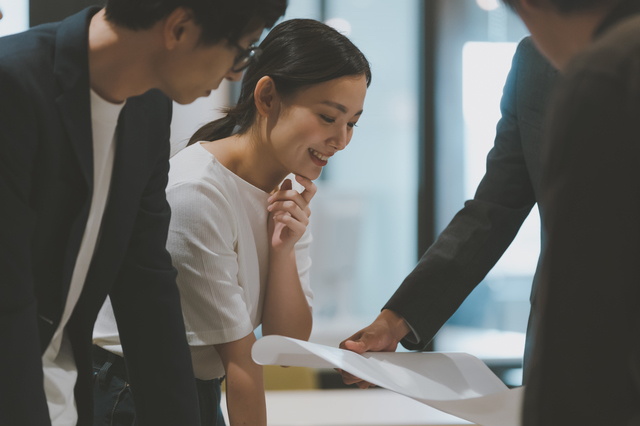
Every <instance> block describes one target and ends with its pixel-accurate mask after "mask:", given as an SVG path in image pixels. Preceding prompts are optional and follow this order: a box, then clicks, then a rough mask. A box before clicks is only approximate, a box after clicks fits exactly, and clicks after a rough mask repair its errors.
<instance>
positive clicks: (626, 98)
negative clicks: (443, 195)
mask: <svg viewBox="0 0 640 426" xmlns="http://www.w3.org/2000/svg"><path fill="white" fill-rule="evenodd" d="M634 84H635V83H634ZM638 99H640V94H639V93H638V89H637V86H636V87H635V89H634V88H631V89H630V88H627V87H625V86H624V85H622V84H620V83H619V82H617V81H616V80H613V79H611V78H609V77H598V76H594V75H582V76H580V77H578V78H574V79H572V80H571V81H570V82H569V83H568V84H567V85H566V86H565V87H564V88H563V91H562V92H561V95H560V96H559V97H558V99H557V103H556V107H555V108H554V111H553V112H554V114H553V115H552V117H554V119H553V121H552V122H551V126H550V132H549V133H550V135H549V139H548V144H547V147H545V148H547V149H546V152H545V154H544V158H545V163H546V164H547V168H546V169H545V171H544V174H543V178H542V183H541V193H540V203H541V205H542V206H543V207H544V212H545V214H544V221H545V225H546V231H547V247H546V249H545V255H544V258H543V260H542V265H541V272H540V283H539V289H538V296H537V297H538V304H539V307H540V308H539V309H540V313H539V317H538V322H537V323H536V340H535V344H534V348H533V356H532V363H531V374H530V380H529V383H528V385H527V389H526V391H525V400H524V414H523V425H525V426H532V425H545V426H554V425H566V424H581V425H604V424H607V425H627V424H628V425H631V424H637V423H636V422H637V421H638V418H637V417H636V418H635V421H631V417H633V415H634V413H635V415H636V416H638V415H639V414H640V412H639V410H638V400H639V399H640V389H639V384H640V370H639V368H638V366H639V365H640V348H639V346H640V343H639V339H638V336H639V335H640V327H639V326H640V322H639V320H638V318H639V315H638V312H639V306H640V286H639V285H638V282H639V281H638V280H639V277H640V261H639V259H640V220H639V219H638V218H639V217H640V216H639V214H640V176H639V170H640V168H639V165H638V159H640V146H639V144H638V141H639V136H638V135H639V131H638V117H640V107H639V106H638Z"/></svg>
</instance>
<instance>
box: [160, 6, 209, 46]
mask: <svg viewBox="0 0 640 426" xmlns="http://www.w3.org/2000/svg"><path fill="white" fill-rule="evenodd" d="M198 30H199V27H198V25H196V23H195V21H194V20H193V12H192V11H191V9H187V8H184V7H177V8H176V9H175V10H174V11H173V12H171V14H170V15H169V16H167V17H166V18H165V20H164V24H163V26H162V32H163V36H164V41H165V46H166V48H167V49H169V50H172V49H174V48H175V47H176V46H177V45H178V44H180V43H181V42H184V41H186V39H187V38H193V37H197V38H198V39H199V37H200V33H199V32H198Z"/></svg>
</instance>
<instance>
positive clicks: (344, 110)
mask: <svg viewBox="0 0 640 426" xmlns="http://www.w3.org/2000/svg"><path fill="white" fill-rule="evenodd" d="M320 103H321V104H324V105H328V106H330V107H333V108H335V109H337V110H339V111H341V112H342V113H343V114H346V113H347V107H346V106H344V105H342V104H339V103H338V102H333V101H322V102H320ZM362 111H363V110H360V111H359V112H357V113H356V114H354V115H360V114H362Z"/></svg>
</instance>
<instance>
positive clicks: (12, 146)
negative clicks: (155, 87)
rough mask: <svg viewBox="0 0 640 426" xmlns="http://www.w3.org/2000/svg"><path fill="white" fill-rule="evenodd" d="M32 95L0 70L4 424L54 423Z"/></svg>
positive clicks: (0, 407) (0, 397) (0, 394)
mask: <svg viewBox="0 0 640 426" xmlns="http://www.w3.org/2000/svg"><path fill="white" fill-rule="evenodd" d="M29 98H30V97H29V96H28V93H27V92H25V90H24V89H23V88H22V86H21V84H20V82H19V81H18V79H16V78H13V77H12V76H11V75H10V73H8V72H5V70H4V69H2V68H0V200H2V201H1V203H2V206H1V207H0V270H2V277H1V278H0V342H2V343H1V344H0V383H2V387H1V389H0V424H3V425H4V424H7V425H9V424H29V425H50V424H51V422H50V420H49V411H48V408H47V402H46V397H45V394H44V388H43V374H42V350H41V347H40V343H39V336H38V325H37V306H36V305H37V304H36V297H35V293H34V283H33V275H32V268H33V266H34V265H32V263H31V257H32V256H31V244H30V241H31V236H32V235H33V232H34V228H35V222H36V217H35V212H34V211H33V210H32V209H31V207H30V205H29V197H30V189H31V176H32V173H33V164H34V157H35V152H36V140H37V138H36V136H37V135H36V129H37V126H36V124H35V118H34V117H33V116H32V113H31V111H32V110H33V109H32V108H30V106H29V104H28V102H29Z"/></svg>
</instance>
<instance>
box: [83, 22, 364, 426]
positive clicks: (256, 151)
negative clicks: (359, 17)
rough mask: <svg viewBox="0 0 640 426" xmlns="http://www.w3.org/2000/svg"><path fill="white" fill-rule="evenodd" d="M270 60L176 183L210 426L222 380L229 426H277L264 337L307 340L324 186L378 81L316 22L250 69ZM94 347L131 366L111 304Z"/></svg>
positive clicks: (278, 37)
mask: <svg viewBox="0 0 640 426" xmlns="http://www.w3.org/2000/svg"><path fill="white" fill-rule="evenodd" d="M260 51H262V54H261V55H260V59H259V60H257V61H255V63H253V64H252V65H251V66H249V68H248V69H247V72H246V75H245V76H244V79H243V83H242V91H241V94H240V99H239V101H238V104H237V106H236V107H234V108H231V109H230V110H228V112H227V115H226V117H225V118H223V119H220V120H217V121H214V122H212V123H209V124H207V125H205V126H204V127H203V128H201V129H200V130H199V131H198V132H196V134H195V135H194V136H193V138H192V139H191V141H190V142H189V146H188V147H187V148H186V149H184V150H183V151H182V152H180V153H179V154H177V155H176V156H175V157H174V158H172V160H171V171H170V173H169V184H168V187H167V199H168V201H169V204H170V205H171V209H172V212H173V213H172V220H171V226H170V229H169V237H168V242H167V248H168V250H169V252H170V253H171V255H172V259H173V263H174V265H175V267H176V269H177V270H178V286H179V288H180V294H181V300H182V308H183V314H184V318H185V326H186V329H187V339H188V341H189V344H190V347H191V350H192V359H193V367H194V371H195V376H196V378H197V379H198V392H199V397H200V410H201V417H202V422H203V425H216V424H218V425H219V424H224V421H223V420H222V417H221V415H220V410H219V401H220V379H221V378H222V377H223V376H226V380H227V406H228V411H229V418H230V422H231V424H232V425H240V424H251V425H266V408H265V400H264V391H263V385H262V369H261V367H260V366H258V365H256V364H255V363H254V362H253V361H252V359H251V346H252V345H253V343H254V342H255V340H256V337H255V335H254V332H253V331H254V329H255V328H256V327H258V326H259V325H260V324H262V333H263V334H264V335H268V334H279V335H285V336H289V337H294V338H297V339H304V340H306V339H308V338H309V335H310V333H311V322H312V320H311V308H310V302H311V299H312V293H311V290H310V287H309V277H308V269H309V266H310V264H311V261H310V259H309V254H308V247H309V242H310V241H311V238H310V235H309V233H308V232H307V229H306V228H307V225H308V223H309V215H310V210H309V202H310V200H311V199H312V198H313V195H314V194H315V192H316V187H315V185H314V184H313V183H312V180H313V179H316V178H317V177H318V176H320V172H321V171H322V168H323V167H324V166H325V165H326V164H327V163H328V161H329V158H330V157H331V156H332V155H334V154H335V153H337V152H338V151H340V150H342V149H344V148H345V147H346V145H347V144H348V143H349V141H350V139H351V136H352V134H353V128H354V126H355V124H356V122H357V121H358V119H359V118H360V115H361V114H362V106H363V103H364V98H365V94H366V90H367V87H368V86H369V83H370V81H371V73H370V70H369V64H368V62H367V60H366V58H365V57H364V55H363V54H362V53H361V52H360V51H359V50H358V49H357V48H356V47H355V46H354V45H353V44H352V43H351V42H350V41H349V40H348V39H347V38H346V37H345V36H343V35H341V34H340V33H338V32H337V31H335V30H333V29H332V28H330V27H328V26H326V25H324V24H322V23H319V22H317V21H313V20H302V19H296V20H290V21H285V22H283V23H281V24H280V25H278V26H276V27H275V28H274V29H273V30H272V31H271V32H270V33H269V35H268V36H267V37H266V38H265V40H264V41H263V42H262V43H261V44H260V46H259V48H258V49H253V50H252V51H251V54H247V53H246V52H245V54H244V55H243V58H254V60H255V58H257V56H258V55H259V54H260ZM239 62H241V61H240V60H239ZM241 66H242V65H240V64H238V67H241ZM290 174H293V175H294V176H295V177H294V178H288V179H285V178H286V177H287V176H288V175H290ZM283 180H284V182H283ZM292 180H295V181H296V182H297V183H295V185H296V186H299V187H301V189H302V191H301V192H299V191H297V190H295V189H294V182H292ZM94 343H96V344H97V345H99V346H100V347H102V348H105V349H106V351H105V350H103V349H97V353H98V354H100V353H102V356H104V354H105V353H107V354H109V355H111V358H113V356H118V355H120V356H121V355H122V352H121V349H119V346H118V339H117V331H116V329H115V321H114V320H113V313H112V312H111V311H110V306H108V304H105V307H104V308H103V310H102V312H101V314H100V316H99V318H98V321H97V323H96V328H95V330H94ZM109 355H107V356H109ZM119 358H120V357H119ZM105 361H108V360H107V359H106V358H105ZM103 367H104V364H103V363H100V362H99V363H98V364H97V365H96V369H100V368H103ZM96 392H98V387H96Z"/></svg>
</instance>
